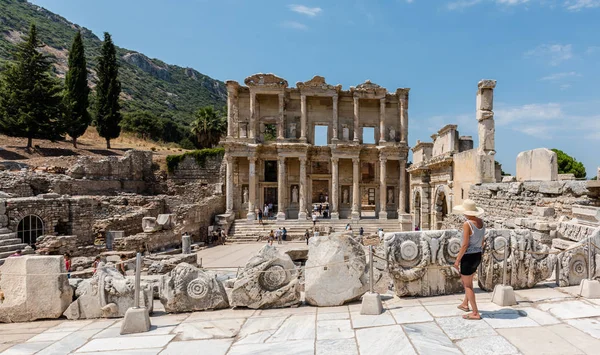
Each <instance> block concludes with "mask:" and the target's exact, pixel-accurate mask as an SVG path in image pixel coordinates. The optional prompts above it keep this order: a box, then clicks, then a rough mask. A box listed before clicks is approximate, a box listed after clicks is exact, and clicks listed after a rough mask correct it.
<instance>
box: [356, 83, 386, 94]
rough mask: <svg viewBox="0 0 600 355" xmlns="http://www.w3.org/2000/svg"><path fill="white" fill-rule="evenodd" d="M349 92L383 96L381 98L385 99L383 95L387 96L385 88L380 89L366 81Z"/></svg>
mask: <svg viewBox="0 0 600 355" xmlns="http://www.w3.org/2000/svg"><path fill="white" fill-rule="evenodd" d="M350 90H351V91H354V92H357V93H361V94H367V95H374V96H383V97H385V95H386V94H387V89H386V88H384V87H381V86H379V85H377V84H375V83H372V82H371V80H367V81H365V82H364V83H362V84H359V85H357V86H356V87H354V88H350Z"/></svg>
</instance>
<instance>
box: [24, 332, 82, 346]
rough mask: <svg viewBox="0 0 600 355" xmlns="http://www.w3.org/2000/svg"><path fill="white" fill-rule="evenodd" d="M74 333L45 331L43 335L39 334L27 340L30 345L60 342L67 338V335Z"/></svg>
mask: <svg viewBox="0 0 600 355" xmlns="http://www.w3.org/2000/svg"><path fill="white" fill-rule="evenodd" d="M71 333H72V331H68V332H50V333H49V332H48V331H45V332H43V333H41V334H38V335H36V336H34V337H33V338H31V339H29V340H27V342H28V343H38V342H40V341H57V340H60V339H62V338H64V337H66V336H67V335H69V334H71Z"/></svg>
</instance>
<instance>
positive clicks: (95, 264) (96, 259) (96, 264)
mask: <svg viewBox="0 0 600 355" xmlns="http://www.w3.org/2000/svg"><path fill="white" fill-rule="evenodd" d="M100 260H101V259H100V256H96V258H95V259H94V274H95V273H96V269H97V268H98V264H100Z"/></svg>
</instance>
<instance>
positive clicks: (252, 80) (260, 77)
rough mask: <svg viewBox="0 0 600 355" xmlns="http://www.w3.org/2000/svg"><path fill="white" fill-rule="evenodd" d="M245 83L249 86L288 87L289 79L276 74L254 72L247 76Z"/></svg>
mask: <svg viewBox="0 0 600 355" xmlns="http://www.w3.org/2000/svg"><path fill="white" fill-rule="evenodd" d="M244 83H245V84H246V85H248V86H260V87H272V88H287V86H288V82H287V80H285V79H283V78H280V77H278V76H277V75H275V74H263V73H259V74H254V75H252V76H249V77H247V78H246V79H245V80H244Z"/></svg>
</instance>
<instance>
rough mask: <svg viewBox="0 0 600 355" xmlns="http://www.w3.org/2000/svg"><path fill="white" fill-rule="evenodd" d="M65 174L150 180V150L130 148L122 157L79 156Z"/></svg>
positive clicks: (90, 177)
mask: <svg viewBox="0 0 600 355" xmlns="http://www.w3.org/2000/svg"><path fill="white" fill-rule="evenodd" d="M67 174H68V175H69V176H71V177H73V178H75V179H83V178H85V179H89V180H138V181H140V180H152V178H153V173H152V152H149V151H139V150H130V151H127V152H126V153H125V155H124V156H122V157H105V158H101V159H98V158H95V157H89V156H83V157H80V158H79V159H78V160H77V163H76V164H75V165H74V166H73V167H71V168H70V169H69V170H68V171H67Z"/></svg>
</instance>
